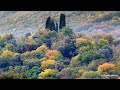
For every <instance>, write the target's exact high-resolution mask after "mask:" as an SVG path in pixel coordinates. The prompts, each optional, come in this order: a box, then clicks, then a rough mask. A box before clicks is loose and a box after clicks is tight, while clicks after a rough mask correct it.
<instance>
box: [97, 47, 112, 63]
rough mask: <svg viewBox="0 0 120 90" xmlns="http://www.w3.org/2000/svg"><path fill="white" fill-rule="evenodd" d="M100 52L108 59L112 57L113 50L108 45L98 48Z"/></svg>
mask: <svg viewBox="0 0 120 90" xmlns="http://www.w3.org/2000/svg"><path fill="white" fill-rule="evenodd" d="M99 52H100V54H101V55H102V56H103V57H104V59H105V60H106V61H110V60H111V59H112V57H113V50H112V48H111V47H110V46H103V47H102V48H101V49H100V50H99Z"/></svg>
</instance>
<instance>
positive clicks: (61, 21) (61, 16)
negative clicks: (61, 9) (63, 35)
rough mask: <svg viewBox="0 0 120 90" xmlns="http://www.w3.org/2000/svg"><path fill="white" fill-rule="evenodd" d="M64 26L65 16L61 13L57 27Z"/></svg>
mask: <svg viewBox="0 0 120 90" xmlns="http://www.w3.org/2000/svg"><path fill="white" fill-rule="evenodd" d="M65 26H66V18H65V15H64V14H62V13H61V15H60V25H59V28H60V29H62V28H63V27H65Z"/></svg>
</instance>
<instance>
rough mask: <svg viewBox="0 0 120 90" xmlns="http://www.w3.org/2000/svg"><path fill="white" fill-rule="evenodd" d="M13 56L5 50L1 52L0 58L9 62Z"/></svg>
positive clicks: (12, 53)
mask: <svg viewBox="0 0 120 90" xmlns="http://www.w3.org/2000/svg"><path fill="white" fill-rule="evenodd" d="M13 55H14V52H11V51H9V50H5V51H3V52H2V54H1V55H0V57H1V58H3V59H5V60H8V61H9V60H11V59H12V58H13Z"/></svg>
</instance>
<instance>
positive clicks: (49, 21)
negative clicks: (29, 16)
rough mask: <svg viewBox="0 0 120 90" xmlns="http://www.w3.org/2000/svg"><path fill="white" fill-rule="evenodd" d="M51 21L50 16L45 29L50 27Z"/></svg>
mask: <svg viewBox="0 0 120 90" xmlns="http://www.w3.org/2000/svg"><path fill="white" fill-rule="evenodd" d="M50 23H51V18H50V17H48V18H47V20H46V26H45V29H50Z"/></svg>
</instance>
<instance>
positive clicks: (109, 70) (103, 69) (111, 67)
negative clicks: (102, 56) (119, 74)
mask: <svg viewBox="0 0 120 90" xmlns="http://www.w3.org/2000/svg"><path fill="white" fill-rule="evenodd" d="M98 73H99V74H115V73H116V67H115V64H112V63H104V64H102V65H100V66H99V67H98Z"/></svg>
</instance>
